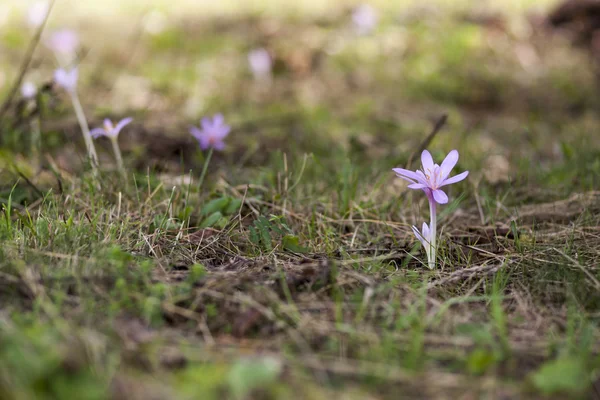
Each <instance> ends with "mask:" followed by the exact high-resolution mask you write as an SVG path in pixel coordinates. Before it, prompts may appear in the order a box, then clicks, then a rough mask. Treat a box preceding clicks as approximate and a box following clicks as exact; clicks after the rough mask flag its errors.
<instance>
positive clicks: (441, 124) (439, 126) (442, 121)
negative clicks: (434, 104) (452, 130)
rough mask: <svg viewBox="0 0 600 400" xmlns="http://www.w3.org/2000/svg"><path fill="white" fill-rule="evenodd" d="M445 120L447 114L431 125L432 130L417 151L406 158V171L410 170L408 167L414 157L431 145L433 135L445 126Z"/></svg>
mask: <svg viewBox="0 0 600 400" xmlns="http://www.w3.org/2000/svg"><path fill="white" fill-rule="evenodd" d="M447 120H448V114H443V115H442V116H441V117H440V118H438V120H437V121H436V123H435V125H433V129H432V131H431V133H430V134H429V135H428V136H427V137H426V138H425V140H423V141H422V142H421V144H420V145H419V147H417V149H416V150H415V151H414V152H413V153H412V154H411V155H410V157H408V162H407V163H406V168H407V169H410V166H411V164H412V162H413V160H414V159H415V157H416V156H417V155H419V154H421V153H422V152H423V150H425V149H426V148H427V146H429V144H430V143H431V141H432V140H433V138H435V135H437V134H438V132H439V131H440V130H441V129H442V128H443V127H444V125H446V121H447Z"/></svg>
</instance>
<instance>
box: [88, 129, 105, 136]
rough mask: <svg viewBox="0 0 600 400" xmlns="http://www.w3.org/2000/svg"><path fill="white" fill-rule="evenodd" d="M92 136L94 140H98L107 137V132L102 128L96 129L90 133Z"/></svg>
mask: <svg viewBox="0 0 600 400" xmlns="http://www.w3.org/2000/svg"><path fill="white" fill-rule="evenodd" d="M90 135H92V137H93V138H94V139H98V138H99V137H100V136H105V135H106V132H105V131H104V129H102V128H95V129H92V130H91V131H90Z"/></svg>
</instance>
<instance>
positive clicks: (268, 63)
mask: <svg viewBox="0 0 600 400" xmlns="http://www.w3.org/2000/svg"><path fill="white" fill-rule="evenodd" d="M248 63H249V64H250V69H251V70H252V73H253V74H254V76H255V77H256V78H268V77H269V76H271V69H272V68H273V61H272V60H271V56H270V55H269V52H268V51H267V50H265V49H262V48H261V49H255V50H252V51H251V52H249V53H248Z"/></svg>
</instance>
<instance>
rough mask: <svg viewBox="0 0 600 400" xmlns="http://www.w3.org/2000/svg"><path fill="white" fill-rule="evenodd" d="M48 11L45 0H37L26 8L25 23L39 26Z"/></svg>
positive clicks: (48, 6)
mask: <svg viewBox="0 0 600 400" xmlns="http://www.w3.org/2000/svg"><path fill="white" fill-rule="evenodd" d="M48 11H50V5H49V4H48V1H47V0H42V1H37V2H35V3H34V4H33V5H32V6H31V7H29V10H27V23H28V24H29V26H31V27H33V28H37V27H38V26H40V25H41V24H42V23H43V22H44V20H45V19H46V15H47V14H48Z"/></svg>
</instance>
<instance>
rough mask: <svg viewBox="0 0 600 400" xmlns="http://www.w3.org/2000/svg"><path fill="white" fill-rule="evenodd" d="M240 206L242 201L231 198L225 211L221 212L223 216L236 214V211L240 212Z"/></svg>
mask: <svg viewBox="0 0 600 400" xmlns="http://www.w3.org/2000/svg"><path fill="white" fill-rule="evenodd" d="M241 206H242V200H240V199H233V198H231V199H230V201H229V204H228V205H227V207H226V208H225V211H223V214H225V215H232V214H237V213H238V211H239V210H240V207H241Z"/></svg>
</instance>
